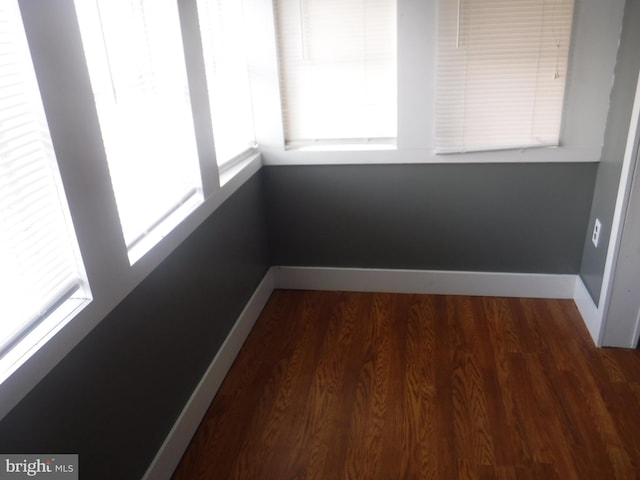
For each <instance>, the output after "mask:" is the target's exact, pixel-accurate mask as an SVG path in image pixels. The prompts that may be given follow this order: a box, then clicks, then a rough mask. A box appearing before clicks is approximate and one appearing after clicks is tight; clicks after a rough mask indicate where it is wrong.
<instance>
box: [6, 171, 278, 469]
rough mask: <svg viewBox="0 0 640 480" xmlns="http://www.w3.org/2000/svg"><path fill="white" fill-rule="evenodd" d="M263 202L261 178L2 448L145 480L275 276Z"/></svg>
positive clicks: (170, 262)
mask: <svg viewBox="0 0 640 480" xmlns="http://www.w3.org/2000/svg"><path fill="white" fill-rule="evenodd" d="M262 205H263V202H262V188H261V180H260V174H257V175H256V176H254V177H253V178H252V179H251V180H249V181H248V182H247V183H246V184H245V185H243V186H242V187H241V188H240V190H238V191H237V192H236V193H235V194H234V195H233V196H232V197H230V198H229V199H228V200H227V201H226V202H225V203H224V204H223V205H222V206H221V207H220V208H219V209H218V210H217V211H216V212H215V213H214V214H213V215H212V216H211V217H210V218H209V219H208V220H207V221H206V222H205V223H203V224H202V225H201V226H200V227H199V228H198V229H197V230H196V231H195V232H194V233H193V234H192V235H191V236H190V237H189V238H188V239H187V240H186V241H185V242H184V243H183V244H181V245H180V246H179V247H178V248H177V249H176V250H175V251H174V252H173V253H172V254H171V255H170V256H169V257H168V258H167V259H166V260H165V261H164V262H163V263H162V264H161V265H160V266H159V267H158V268H157V269H156V270H154V271H153V272H152V273H151V274H150V275H149V276H148V277H147V278H146V279H145V280H144V281H143V282H142V283H141V284H140V285H139V286H138V287H137V288H136V289H135V290H134V291H133V292H132V293H131V294H130V295H129V296H128V297H127V298H126V299H125V300H124V301H123V302H122V303H120V304H119V305H118V306H117V307H116V308H115V310H113V311H112V313H110V314H109V315H108V317H107V318H105V319H104V320H103V321H102V322H101V323H100V324H99V325H98V326H97V327H96V328H95V329H94V330H93V331H92V332H91V333H90V334H89V335H88V336H87V337H86V338H85V339H84V340H83V341H82V342H81V343H80V344H78V346H77V347H76V348H75V349H74V350H72V351H71V353H69V354H68V355H67V356H66V357H65V358H64V359H63V360H62V361H61V362H60V363H59V364H58V365H57V366H56V367H55V368H54V369H53V370H52V371H51V372H50V373H49V375H48V376H47V377H45V379H44V380H43V381H42V382H40V383H39V384H38V385H37V386H36V387H35V388H34V389H33V390H32V391H31V392H30V393H29V394H28V395H27V396H26V397H25V398H24V399H23V400H22V402H21V403H19V404H18V405H17V406H16V407H15V408H14V409H13V410H12V411H11V412H10V413H9V414H8V415H7V416H6V417H5V418H4V419H3V420H2V421H1V422H0V452H3V453H11V452H15V453H79V454H80V476H81V478H87V479H89V478H90V479H94V480H99V479H108V480H113V479H118V480H127V479H132V480H133V479H139V478H140V477H141V476H142V475H143V474H144V472H145V470H146V468H147V467H148V465H149V463H150V462H151V460H152V458H153V456H154V455H155V453H156V451H157V450H158V448H159V447H160V445H161V444H162V442H163V440H164V439H165V437H166V435H167V434H168V432H169V429H170V428H171V426H172V424H173V422H174V421H175V420H176V418H177V416H178V414H179V413H180V411H181V409H182V407H183V406H184V404H185V402H186V401H187V399H188V398H189V396H190V395H191V393H192V391H193V390H194V388H195V387H196V385H197V383H198V381H199V380H200V378H201V376H202V375H203V374H204V372H205V370H206V368H207V367H208V365H209V364H210V362H211V361H212V360H213V357H214V356H215V354H216V352H217V351H218V349H219V347H220V345H221V344H222V342H223V340H224V339H225V338H226V336H227V334H228V333H229V331H230V329H231V327H232V325H233V323H234V321H235V320H236V318H237V317H238V315H239V314H240V312H241V311H242V309H243V308H244V306H245V304H246V302H247V301H248V299H249V297H250V296H251V294H252V293H253V291H254V290H255V288H256V287H257V285H258V283H259V282H260V280H261V279H262V277H263V276H264V274H265V273H266V270H267V268H268V266H269V259H268V252H267V247H266V246H267V238H266V226H265V214H264V211H263V208H262Z"/></svg>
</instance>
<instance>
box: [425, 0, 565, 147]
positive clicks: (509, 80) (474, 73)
mask: <svg viewBox="0 0 640 480" xmlns="http://www.w3.org/2000/svg"><path fill="white" fill-rule="evenodd" d="M572 15H573V0H508V1H507V0H464V1H463V2H458V0H440V9H439V18H438V47H437V48H438V51H437V55H438V60H437V72H436V75H437V82H436V83H437V95H436V121H435V123H436V149H437V151H438V152H444V153H449V152H456V151H458V152H460V151H474V150H496V149H504V148H523V147H529V146H549V145H558V143H559V141H560V126H561V120H562V105H563V100H564V90H565V83H566V71H567V57H568V52H569V41H570V37H571V23H572Z"/></svg>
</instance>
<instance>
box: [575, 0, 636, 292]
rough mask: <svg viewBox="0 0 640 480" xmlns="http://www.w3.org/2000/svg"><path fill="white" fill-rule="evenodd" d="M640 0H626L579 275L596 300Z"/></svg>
mask: <svg viewBox="0 0 640 480" xmlns="http://www.w3.org/2000/svg"><path fill="white" fill-rule="evenodd" d="M638 25H640V0H627V3H626V6H625V13H624V20H623V25H622V35H621V38H620V48H619V50H618V59H617V64H616V69H615V79H614V84H613V89H612V92H611V106H610V109H609V116H608V120H607V128H606V132H605V139H604V147H603V150H602V160H601V162H600V164H599V167H598V175H597V178H596V186H595V190H594V195H593V204H592V207H591V214H590V216H589V222H588V228H587V233H586V236H585V238H584V256H583V258H582V265H581V267H580V276H581V277H582V280H583V281H584V283H585V286H586V287H587V289H588V290H589V293H590V294H591V296H592V297H593V299H594V301H595V302H596V304H597V303H598V300H599V297H600V289H601V288H602V278H603V273H604V265H605V260H606V255H607V248H608V243H609V237H610V235H611V223H612V221H613V213H614V208H615V202H616V196H617V194H618V185H619V183H620V173H621V169H622V161H623V159H624V151H625V147H626V142H627V134H628V132H629V121H630V119H631V110H632V107H633V99H634V94H635V90H636V83H637V80H638V69H639V68H640V48H638V47H639V46H640V28H638ZM596 218H599V219H600V221H601V222H602V231H601V236H600V244H599V246H598V248H595V247H594V246H593V244H592V243H591V233H592V230H593V224H594V222H595V219H596Z"/></svg>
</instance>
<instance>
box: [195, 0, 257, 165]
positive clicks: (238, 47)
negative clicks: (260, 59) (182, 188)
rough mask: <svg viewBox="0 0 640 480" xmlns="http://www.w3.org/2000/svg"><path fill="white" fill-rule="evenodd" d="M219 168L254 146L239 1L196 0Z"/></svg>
mask: <svg viewBox="0 0 640 480" xmlns="http://www.w3.org/2000/svg"><path fill="white" fill-rule="evenodd" d="M197 5H198V17H199V19H200V32H201V36H202V47H203V50H204V60H205V61H204V63H205V68H206V74H207V86H208V90H209V103H210V106H211V117H212V122H213V134H214V137H215V144H216V157H217V160H218V165H224V164H225V163H227V162H228V161H229V160H232V159H233V158H234V157H236V156H237V155H239V154H241V153H242V152H244V151H246V150H247V149H249V148H251V147H253V146H255V134H254V128H253V107H252V104H251V86H250V83H249V71H248V68H247V55H246V52H247V42H248V39H249V35H250V32H249V31H248V30H247V29H246V28H245V26H244V25H245V23H244V12H243V6H244V2H243V1H242V0H198V2H197Z"/></svg>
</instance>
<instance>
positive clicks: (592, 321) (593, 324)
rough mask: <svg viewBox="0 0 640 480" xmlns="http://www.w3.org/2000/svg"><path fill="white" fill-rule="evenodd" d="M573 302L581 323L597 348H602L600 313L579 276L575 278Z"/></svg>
mask: <svg viewBox="0 0 640 480" xmlns="http://www.w3.org/2000/svg"><path fill="white" fill-rule="evenodd" d="M573 301H574V302H575V304H576V306H577V307H578V311H579V312H580V315H582V321H583V322H584V324H585V325H586V326H587V330H589V334H591V338H592V339H593V342H594V343H595V344H596V346H597V347H601V346H602V330H603V329H602V313H601V312H600V310H599V309H598V307H597V306H596V304H595V302H594V301H593V299H592V298H591V295H590V294H589V291H588V290H587V287H586V286H585V284H584V282H583V281H582V278H580V275H577V276H576V286H575V292H574V294H573Z"/></svg>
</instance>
